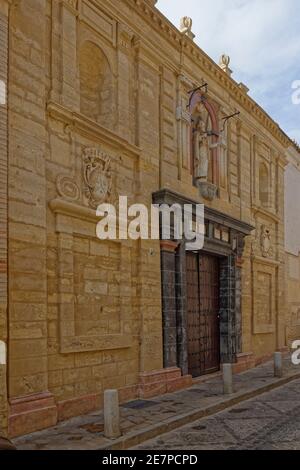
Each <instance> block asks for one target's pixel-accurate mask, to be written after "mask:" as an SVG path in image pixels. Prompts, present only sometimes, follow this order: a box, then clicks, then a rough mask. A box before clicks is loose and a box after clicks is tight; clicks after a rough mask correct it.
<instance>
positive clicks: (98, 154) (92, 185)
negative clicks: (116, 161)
mask: <svg viewBox="0 0 300 470" xmlns="http://www.w3.org/2000/svg"><path fill="white" fill-rule="evenodd" d="M83 180H84V185H85V188H84V193H85V196H86V198H87V201H88V204H89V206H90V207H92V208H93V209H96V208H97V207H98V206H99V204H102V203H104V202H107V201H108V200H109V199H110V196H111V194H112V175H111V158H110V156H109V155H107V153H106V152H104V151H102V150H101V149H98V148H86V149H85V150H84V153H83Z"/></svg>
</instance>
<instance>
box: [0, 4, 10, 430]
mask: <svg viewBox="0 0 300 470" xmlns="http://www.w3.org/2000/svg"><path fill="white" fill-rule="evenodd" d="M8 8H9V2H8V1H3V2H1V3H0V44H1V46H0V165H1V166H0V185H1V193H0V235H1V236H0V435H6V433H7V382H6V373H7V366H6V349H7V337H8V331H7V173H8V172H7V165H8V141H7V127H8V115H7V114H8V113H7V73H8V70H7V69H8Z"/></svg>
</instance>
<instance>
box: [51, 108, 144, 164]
mask: <svg viewBox="0 0 300 470" xmlns="http://www.w3.org/2000/svg"><path fill="white" fill-rule="evenodd" d="M47 113H48V115H49V116H50V117H51V118H53V119H56V120H58V121H61V122H62V123H64V124H65V125H67V126H70V128H71V129H72V131H75V132H76V131H77V132H78V133H80V134H82V135H84V136H91V137H93V138H97V139H98V140H101V143H105V144H107V145H110V146H111V147H113V148H115V149H116V150H120V148H121V149H122V151H124V152H125V153H127V154H129V155H133V156H135V157H136V158H139V156H140V154H141V150H140V148H139V147H136V146H135V145H133V144H130V143H129V142H128V141H127V140H125V139H123V138H122V137H120V136H119V135H118V134H115V133H114V132H112V131H110V130H109V129H107V128H106V127H103V126H101V125H100V124H98V123H97V122H95V121H93V120H91V119H89V118H88V117H86V116H84V115H83V114H80V113H77V112H75V111H70V110H69V109H67V108H65V107H64V106H62V105H60V104H57V103H55V102H53V101H50V102H48V105H47Z"/></svg>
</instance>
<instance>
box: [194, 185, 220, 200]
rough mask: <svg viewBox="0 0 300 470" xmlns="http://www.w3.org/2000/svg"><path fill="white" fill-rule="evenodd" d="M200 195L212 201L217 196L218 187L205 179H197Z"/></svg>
mask: <svg viewBox="0 0 300 470" xmlns="http://www.w3.org/2000/svg"><path fill="white" fill-rule="evenodd" d="M196 184H197V187H198V188H199V191H200V194H201V196H202V197H203V198H204V199H206V200H207V201H213V200H214V199H215V198H216V197H217V196H218V187H217V186H216V185H215V184H212V183H208V182H207V181H199V180H198V181H197V182H196Z"/></svg>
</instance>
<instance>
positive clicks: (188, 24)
mask: <svg viewBox="0 0 300 470" xmlns="http://www.w3.org/2000/svg"><path fill="white" fill-rule="evenodd" d="M192 26H193V20H192V18H189V17H188V16H184V17H183V18H181V20H180V28H179V30H180V32H181V34H184V35H185V36H187V37H188V38H190V39H191V40H192V41H193V40H194V39H195V34H194V33H193V32H192Z"/></svg>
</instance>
